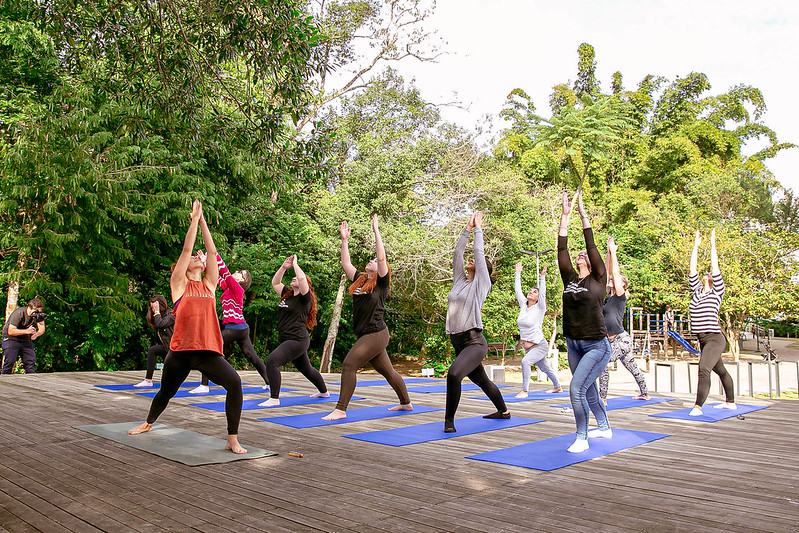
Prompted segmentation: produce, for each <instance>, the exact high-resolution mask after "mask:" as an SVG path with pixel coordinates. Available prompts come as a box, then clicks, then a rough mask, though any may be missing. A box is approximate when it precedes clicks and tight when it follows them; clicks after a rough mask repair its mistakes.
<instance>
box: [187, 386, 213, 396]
mask: <svg viewBox="0 0 799 533" xmlns="http://www.w3.org/2000/svg"><path fill="white" fill-rule="evenodd" d="M209 392H211V388H210V387H209V386H208V385H198V386H197V387H196V388H194V389H191V390H190V391H189V394H208V393H209Z"/></svg>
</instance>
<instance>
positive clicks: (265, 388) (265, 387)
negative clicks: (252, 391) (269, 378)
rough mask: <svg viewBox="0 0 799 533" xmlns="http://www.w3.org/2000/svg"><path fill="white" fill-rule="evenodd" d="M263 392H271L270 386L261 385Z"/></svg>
mask: <svg viewBox="0 0 799 533" xmlns="http://www.w3.org/2000/svg"><path fill="white" fill-rule="evenodd" d="M261 390H267V391H268V390H269V385H261Z"/></svg>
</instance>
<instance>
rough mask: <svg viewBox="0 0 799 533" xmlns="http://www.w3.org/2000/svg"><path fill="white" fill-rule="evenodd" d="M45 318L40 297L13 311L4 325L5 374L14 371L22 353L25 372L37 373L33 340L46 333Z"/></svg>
mask: <svg viewBox="0 0 799 533" xmlns="http://www.w3.org/2000/svg"><path fill="white" fill-rule="evenodd" d="M45 318H47V315H46V314H45V313H44V304H43V303H42V301H41V300H40V299H38V298H34V299H32V300H30V301H29V302H28V306H27V307H20V308H18V309H17V310H15V311H14V312H13V313H11V316H9V317H8V320H6V324H5V326H3V358H4V359H3V374H11V373H12V372H13V371H14V363H16V362H17V358H18V357H19V354H20V353H22V366H23V368H24V369H25V373H26V374H35V373H36V352H35V351H34V349H33V342H32V341H33V340H34V339H36V338H37V337H41V336H42V334H44V319H45Z"/></svg>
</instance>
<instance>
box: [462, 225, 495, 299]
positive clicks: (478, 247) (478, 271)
mask: <svg viewBox="0 0 799 533" xmlns="http://www.w3.org/2000/svg"><path fill="white" fill-rule="evenodd" d="M472 220H473V221H474V242H473V243H472V247H473V249H474V279H481V280H485V281H488V283H489V284H490V283H491V275H490V274H489V273H488V265H487V264H486V254H485V245H484V243H483V212H482V211H475V212H474V215H473V216H472ZM461 257H463V254H461Z"/></svg>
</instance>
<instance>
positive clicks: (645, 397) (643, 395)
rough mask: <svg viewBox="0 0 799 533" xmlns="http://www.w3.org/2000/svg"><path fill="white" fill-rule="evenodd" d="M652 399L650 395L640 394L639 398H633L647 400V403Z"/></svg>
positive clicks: (634, 398)
mask: <svg viewBox="0 0 799 533" xmlns="http://www.w3.org/2000/svg"><path fill="white" fill-rule="evenodd" d="M651 399H652V397H651V396H650V395H648V394H639V395H638V396H633V400H646V401H649V400H651Z"/></svg>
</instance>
